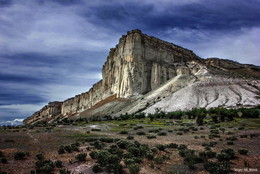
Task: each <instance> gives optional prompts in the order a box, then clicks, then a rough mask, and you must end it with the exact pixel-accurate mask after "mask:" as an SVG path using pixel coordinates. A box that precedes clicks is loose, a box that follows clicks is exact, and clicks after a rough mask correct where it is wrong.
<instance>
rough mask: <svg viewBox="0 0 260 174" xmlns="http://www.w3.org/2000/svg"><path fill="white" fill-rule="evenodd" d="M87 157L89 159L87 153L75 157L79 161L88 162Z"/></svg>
mask: <svg viewBox="0 0 260 174" xmlns="http://www.w3.org/2000/svg"><path fill="white" fill-rule="evenodd" d="M86 157H87V154H86V153H80V154H77V156H76V157H75V158H76V159H77V160H78V161H86Z"/></svg>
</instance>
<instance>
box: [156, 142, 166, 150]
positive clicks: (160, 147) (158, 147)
mask: <svg viewBox="0 0 260 174" xmlns="http://www.w3.org/2000/svg"><path fill="white" fill-rule="evenodd" d="M155 147H156V148H157V149H158V150H160V151H164V150H165V149H166V146H165V145H163V144H157V145H156V146H155Z"/></svg>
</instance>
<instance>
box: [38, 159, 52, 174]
mask: <svg viewBox="0 0 260 174" xmlns="http://www.w3.org/2000/svg"><path fill="white" fill-rule="evenodd" d="M35 165H36V168H35V169H36V173H37V174H38V173H42V174H47V173H51V172H52V171H53V169H54V167H55V165H54V163H53V162H52V161H51V160H44V161H37V162H36V163H35Z"/></svg>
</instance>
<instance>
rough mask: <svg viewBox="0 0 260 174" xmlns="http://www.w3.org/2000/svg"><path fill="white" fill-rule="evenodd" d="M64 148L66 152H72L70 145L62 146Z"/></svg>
mask: <svg viewBox="0 0 260 174" xmlns="http://www.w3.org/2000/svg"><path fill="white" fill-rule="evenodd" d="M64 149H65V150H66V151H67V152H68V153H71V152H72V148H71V146H69V145H68V146H64Z"/></svg>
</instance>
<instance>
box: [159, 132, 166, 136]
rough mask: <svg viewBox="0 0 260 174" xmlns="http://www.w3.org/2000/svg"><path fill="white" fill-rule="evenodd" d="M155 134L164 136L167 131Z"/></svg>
mask: <svg viewBox="0 0 260 174" xmlns="http://www.w3.org/2000/svg"><path fill="white" fill-rule="evenodd" d="M157 135H158V136H166V135H167V133H166V132H159V133H157Z"/></svg>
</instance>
